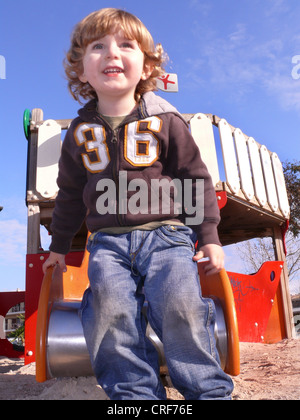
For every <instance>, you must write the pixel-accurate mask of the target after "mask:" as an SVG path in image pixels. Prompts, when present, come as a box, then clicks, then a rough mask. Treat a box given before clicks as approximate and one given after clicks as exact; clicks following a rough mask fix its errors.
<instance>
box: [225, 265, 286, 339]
mask: <svg viewBox="0 0 300 420" xmlns="http://www.w3.org/2000/svg"><path fill="white" fill-rule="evenodd" d="M282 266H283V262H282V261H275V262H266V263H265V264H263V266H262V267H261V269H260V270H259V271H258V272H257V273H256V274H253V275H245V274H238V273H231V272H228V276H229V279H230V283H231V286H232V289H233V294H234V299H235V306H236V313H237V318H238V326H239V337H240V341H242V342H253V343H262V342H264V341H265V339H264V338H265V332H266V329H267V325H268V321H269V318H270V314H271V310H272V307H273V304H274V299H275V294H276V291H277V288H278V285H279V281H280V275H281V271H282Z"/></svg>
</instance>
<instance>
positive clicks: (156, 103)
mask: <svg viewBox="0 0 300 420" xmlns="http://www.w3.org/2000/svg"><path fill="white" fill-rule="evenodd" d="M141 107H142V111H143V114H144V115H146V116H147V117H151V116H153V115H161V114H173V115H176V116H178V117H179V118H180V119H182V120H183V121H184V123H186V121H185V119H184V118H183V116H182V115H181V114H180V112H179V111H178V110H177V108H175V107H174V106H173V105H171V104H170V103H169V102H168V101H166V100H165V99H163V98H162V97H160V96H158V95H156V94H155V93H154V92H146V93H145V94H144V95H143V96H142V99H141Z"/></svg>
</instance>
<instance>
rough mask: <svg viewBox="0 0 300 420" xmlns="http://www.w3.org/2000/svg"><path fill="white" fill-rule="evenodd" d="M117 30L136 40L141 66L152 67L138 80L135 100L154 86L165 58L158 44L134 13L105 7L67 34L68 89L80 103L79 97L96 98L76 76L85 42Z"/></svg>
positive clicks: (81, 65)
mask: <svg viewBox="0 0 300 420" xmlns="http://www.w3.org/2000/svg"><path fill="white" fill-rule="evenodd" d="M119 30H122V31H123V32H124V35H125V36H126V37H127V38H128V39H134V40H136V41H137V43H138V45H139V47H140V49H141V51H142V52H143V53H144V57H145V61H144V66H151V67H152V68H153V71H152V74H151V75H150V77H149V78H148V79H147V80H141V81H140V82H139V83H138V85H137V87H136V91H135V100H136V101H137V102H138V101H139V100H140V98H141V96H142V95H143V93H145V92H149V91H153V90H157V89H156V79H157V77H159V76H161V75H162V74H163V73H164V68H163V64H164V62H165V61H166V60H167V55H166V54H165V53H164V50H163V47H162V45H161V44H157V45H156V46H155V45H154V41H153V38H152V36H151V34H150V32H149V31H148V29H147V28H146V27H145V25H144V24H143V23H142V22H141V21H140V20H139V19H138V18H137V17H136V16H134V15H132V14H131V13H128V12H125V11H124V10H120V9H113V8H106V9H101V10H98V11H96V12H93V13H91V14H90V15H88V16H87V17H86V18H84V19H83V20H82V21H81V22H79V23H78V24H77V25H76V26H75V29H74V31H73V34H72V37H71V47H70V49H69V51H68V53H67V55H66V58H65V61H64V67H65V72H66V76H67V80H68V88H69V91H70V93H71V95H72V96H73V98H74V99H75V100H76V101H78V102H80V103H81V100H80V98H83V99H85V100H87V99H93V98H97V94H96V92H95V90H94V89H93V87H92V86H91V85H90V84H89V83H83V82H81V81H80V80H79V76H80V75H82V73H83V57H84V54H85V51H86V48H87V46H88V45H89V44H90V43H92V42H94V41H96V40H98V39H100V38H102V37H104V36H106V35H110V34H112V33H114V32H116V31H119Z"/></svg>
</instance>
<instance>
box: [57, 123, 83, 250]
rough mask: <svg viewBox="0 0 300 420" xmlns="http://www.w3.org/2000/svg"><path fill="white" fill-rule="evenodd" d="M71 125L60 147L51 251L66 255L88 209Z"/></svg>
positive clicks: (79, 160) (80, 162) (80, 161)
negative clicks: (84, 198)
mask: <svg viewBox="0 0 300 420" xmlns="http://www.w3.org/2000/svg"><path fill="white" fill-rule="evenodd" d="M73 132H74V131H73V130H72V125H71V127H70V128H69V130H68V132H67V134H66V137H65V140H64V142H63V146H62V153H61V158H60V162H59V174H58V179H57V184H58V187H59V192H58V195H57V198H56V201H55V209H54V213H53V218H52V224H51V232H52V243H51V245H50V251H53V252H56V253H59V254H64V255H66V254H67V253H68V252H69V251H70V248H71V243H72V239H73V237H74V236H75V234H76V233H77V232H78V231H79V229H80V227H81V226H82V223H83V222H84V220H85V217H86V213H87V209H86V207H85V205H84V202H83V189H84V187H85V185H86V182H87V179H86V170H85V168H84V166H83V163H82V159H81V155H80V154H79V152H78V146H77V144H76V142H75V139H74V137H73Z"/></svg>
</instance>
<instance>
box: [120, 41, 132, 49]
mask: <svg viewBox="0 0 300 420" xmlns="http://www.w3.org/2000/svg"><path fill="white" fill-rule="evenodd" d="M121 47H122V48H133V45H132V43H131V42H128V41H126V42H123V43H122V44H121Z"/></svg>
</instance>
